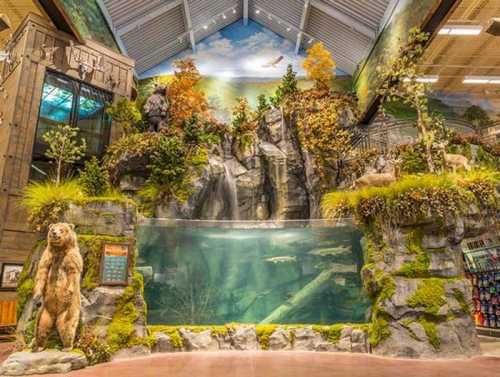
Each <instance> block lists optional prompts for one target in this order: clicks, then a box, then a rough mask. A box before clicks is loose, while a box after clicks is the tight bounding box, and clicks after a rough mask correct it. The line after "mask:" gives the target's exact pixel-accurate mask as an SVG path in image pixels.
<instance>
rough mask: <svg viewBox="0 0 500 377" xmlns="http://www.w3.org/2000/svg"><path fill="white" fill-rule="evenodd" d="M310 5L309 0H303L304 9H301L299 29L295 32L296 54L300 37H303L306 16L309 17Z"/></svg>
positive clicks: (298, 49) (299, 44) (300, 41)
mask: <svg viewBox="0 0 500 377" xmlns="http://www.w3.org/2000/svg"><path fill="white" fill-rule="evenodd" d="M310 5H311V1H310V0H306V1H305V2H304V9H303V10H302V18H301V19H300V31H299V33H298V34H297V43H296V44H295V54H296V55H298V54H299V52H300V46H301V45H302V38H303V37H304V34H303V31H304V30H305V28H306V24H307V18H308V17H309V8H310Z"/></svg>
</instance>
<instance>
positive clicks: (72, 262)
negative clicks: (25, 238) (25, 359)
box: [33, 223, 83, 352]
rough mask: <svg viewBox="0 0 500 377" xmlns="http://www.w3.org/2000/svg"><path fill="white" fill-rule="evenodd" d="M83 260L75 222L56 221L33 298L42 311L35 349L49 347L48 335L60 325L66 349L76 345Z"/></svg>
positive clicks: (58, 330) (50, 234)
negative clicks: (73, 223) (47, 343)
mask: <svg viewBox="0 0 500 377" xmlns="http://www.w3.org/2000/svg"><path fill="white" fill-rule="evenodd" d="M82 268H83V260H82V256H81V255H80V250H79V248H78V244H77V239H76V234H75V231H74V225H72V224H66V223H58V224H52V225H51V226H50V227H49V232H48V235H47V247H46V249H45V250H44V252H43V254H42V257H41V259H40V263H39V265H38V270H37V273H36V278H35V287H34V289H33V301H34V303H35V305H37V306H41V307H40V310H39V312H38V317H37V319H38V321H37V326H36V335H35V346H34V349H33V350H34V351H35V352H37V351H41V350H43V349H44V348H45V345H46V342H47V338H48V336H49V334H50V332H51V331H52V329H53V328H54V326H55V327H56V329H57V332H58V333H59V337H60V338H61V342H62V344H63V347H64V349H63V351H70V350H71V349H72V348H73V342H74V340H75V333H76V328H77V326H78V322H79V320H80V277H81V274H82Z"/></svg>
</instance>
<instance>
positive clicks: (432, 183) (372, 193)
mask: <svg viewBox="0 0 500 377" xmlns="http://www.w3.org/2000/svg"><path fill="white" fill-rule="evenodd" d="M499 182H500V177H499V174H498V173H497V172H494V171H485V170H481V171H478V170H476V171H472V172H468V173H462V174H442V175H435V174H426V175H409V176H404V177H403V178H402V179H401V180H400V181H397V182H395V183H393V184H391V185H389V186H386V187H368V188H364V189H361V190H356V191H343V192H341V191H339V192H332V193H330V194H327V195H325V196H324V197H323V202H322V208H323V213H324V215H325V216H327V217H330V218H339V217H344V216H346V215H348V214H350V213H352V214H354V216H355V217H356V219H357V220H358V221H359V222H360V223H361V224H365V225H367V224H370V223H372V222H373V221H374V220H377V219H378V220H380V221H382V223H387V222H391V223H395V224H401V223H405V222H408V221H415V220H419V219H422V218H428V217H429V216H433V217H436V218H440V219H442V220H444V219H445V218H446V217H447V216H453V215H459V214H461V213H463V212H464V211H465V210H467V208H468V206H469V205H470V204H471V203H474V202H475V203H477V204H478V205H479V206H480V207H482V208H490V209H491V210H493V209H494V208H495V206H496V205H497V203H498V197H497V195H496V194H495V193H494V190H495V187H496V185H497V184H498V183H499ZM474 190H476V191H474Z"/></svg>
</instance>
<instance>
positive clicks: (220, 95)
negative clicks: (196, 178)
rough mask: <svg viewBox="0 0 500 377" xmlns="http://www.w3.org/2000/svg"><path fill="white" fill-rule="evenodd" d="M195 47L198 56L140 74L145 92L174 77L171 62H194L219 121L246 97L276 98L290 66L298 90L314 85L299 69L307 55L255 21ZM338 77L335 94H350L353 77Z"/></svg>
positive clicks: (252, 99)
mask: <svg viewBox="0 0 500 377" xmlns="http://www.w3.org/2000/svg"><path fill="white" fill-rule="evenodd" d="M196 47H197V51H196V53H193V52H192V51H191V50H187V51H184V52H182V53H180V54H178V55H176V56H174V57H173V58H171V59H168V60H167V61H165V62H163V63H161V64H159V65H157V66H156V67H154V68H152V69H150V70H148V71H146V72H144V73H143V74H142V75H141V79H142V80H141V84H143V85H142V87H143V88H144V90H145V91H146V90H150V89H151V88H150V87H151V85H152V84H153V83H154V80H155V77H159V76H170V75H172V73H173V69H172V63H173V62H174V61H175V60H177V59H182V58H187V57H189V58H192V59H194V60H195V63H196V66H197V67H198V69H199V70H200V72H201V74H202V75H203V79H202V81H201V83H200V88H199V89H201V90H203V91H204V92H205V93H206V95H207V97H208V99H209V103H210V105H211V107H212V108H213V109H214V110H215V112H216V115H217V117H218V118H219V119H220V120H223V121H227V120H228V116H229V114H230V109H231V108H232V107H233V106H234V104H235V103H236V99H237V98H238V97H246V98H247V99H248V100H249V102H250V104H251V105H252V106H256V105H257V100H256V98H257V96H258V95H259V94H265V95H272V94H274V91H275V90H276V87H277V86H278V84H279V82H280V80H281V77H282V76H283V75H284V74H285V72H286V68H287V66H288V65H289V64H292V66H293V68H294V70H295V71H296V72H297V76H298V79H299V86H300V87H302V88H307V87H310V86H312V83H310V82H308V81H307V80H305V72H304V69H303V68H302V62H303V60H304V58H305V51H301V53H300V54H298V55H297V54H295V44H294V43H292V42H290V41H288V40H286V39H284V38H282V37H280V36H279V35H277V34H275V33H273V32H272V31H270V30H269V29H267V28H265V27H263V26H262V25H260V24H258V23H256V22H253V21H249V23H248V25H246V26H245V25H244V24H243V21H242V20H240V21H238V22H235V23H233V24H231V25H229V26H227V27H225V28H224V29H222V30H220V31H219V32H217V33H215V34H213V35H211V36H209V37H207V38H206V39H204V40H203V41H201V42H199V43H198V44H197V46H196ZM333 58H334V59H335V56H334V57H333ZM336 74H337V78H336V80H335V83H334V87H335V89H337V90H350V89H351V77H350V76H347V75H346V74H345V73H344V72H342V71H339V70H337V72H336Z"/></svg>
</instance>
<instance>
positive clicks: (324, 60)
mask: <svg viewBox="0 0 500 377" xmlns="http://www.w3.org/2000/svg"><path fill="white" fill-rule="evenodd" d="M302 65H303V67H304V69H305V70H306V73H307V78H308V79H309V80H313V81H314V82H315V84H316V88H317V89H319V90H326V89H329V88H330V85H331V82H332V80H333V78H334V77H335V73H334V72H335V67H336V63H335V61H334V60H333V59H332V54H331V53H330V52H329V51H328V50H327V49H326V48H325V46H324V45H323V43H322V42H317V43H315V44H314V45H313V46H312V47H311V48H309V49H308V50H307V57H306V59H305V60H304V62H303V63H302Z"/></svg>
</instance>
